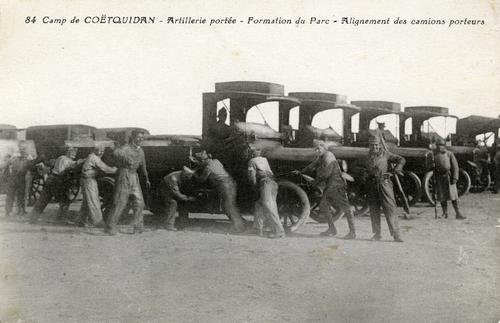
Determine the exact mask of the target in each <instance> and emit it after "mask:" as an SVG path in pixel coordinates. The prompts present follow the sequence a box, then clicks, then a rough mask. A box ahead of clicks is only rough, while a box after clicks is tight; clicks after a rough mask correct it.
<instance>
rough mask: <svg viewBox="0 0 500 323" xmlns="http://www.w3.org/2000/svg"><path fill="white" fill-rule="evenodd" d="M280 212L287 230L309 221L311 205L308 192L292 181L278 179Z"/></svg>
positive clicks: (295, 228) (292, 229)
mask: <svg viewBox="0 0 500 323" xmlns="http://www.w3.org/2000/svg"><path fill="white" fill-rule="evenodd" d="M276 202H277V204H278V213H279V216H280V219H281V220H282V222H283V228H284V229H285V231H287V232H293V231H295V230H297V229H298V228H299V227H300V226H301V225H302V224H304V223H305V222H306V221H307V218H308V217H309V213H310V210H311V206H310V203H309V198H308V197H307V194H306V192H304V190H303V189H302V188H300V187H299V186H298V185H297V184H294V183H292V182H290V181H286V180H282V181H278V196H277V198H276Z"/></svg>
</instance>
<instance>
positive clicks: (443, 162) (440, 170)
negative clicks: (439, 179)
mask: <svg viewBox="0 0 500 323" xmlns="http://www.w3.org/2000/svg"><path fill="white" fill-rule="evenodd" d="M432 157H433V160H432V164H431V165H430V166H431V168H433V169H434V171H435V172H436V174H438V175H443V174H449V175H450V177H451V179H452V180H454V181H455V182H456V181H458V170H459V168H458V162H457V159H456V158H455V155H454V154H453V153H452V152H451V151H448V150H445V151H444V152H439V151H437V150H436V151H434V153H433V155H432Z"/></svg>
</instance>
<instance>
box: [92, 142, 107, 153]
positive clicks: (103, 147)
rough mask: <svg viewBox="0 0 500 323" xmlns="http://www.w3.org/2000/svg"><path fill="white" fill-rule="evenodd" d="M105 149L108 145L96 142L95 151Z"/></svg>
mask: <svg viewBox="0 0 500 323" xmlns="http://www.w3.org/2000/svg"><path fill="white" fill-rule="evenodd" d="M105 149H106V146H104V145H103V144H100V143H99V144H98V143H96V144H95V145H94V151H104V150H105Z"/></svg>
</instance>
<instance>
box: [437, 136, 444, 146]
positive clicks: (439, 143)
mask: <svg viewBox="0 0 500 323" xmlns="http://www.w3.org/2000/svg"><path fill="white" fill-rule="evenodd" d="M444 145H446V143H445V142H444V140H443V139H441V138H438V139H437V140H436V146H444Z"/></svg>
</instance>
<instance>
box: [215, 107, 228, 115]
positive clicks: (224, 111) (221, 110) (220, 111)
mask: <svg viewBox="0 0 500 323" xmlns="http://www.w3.org/2000/svg"><path fill="white" fill-rule="evenodd" d="M221 114H225V115H226V116H227V111H226V109H225V108H222V109H220V110H219V112H217V115H218V116H220V115H221Z"/></svg>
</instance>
